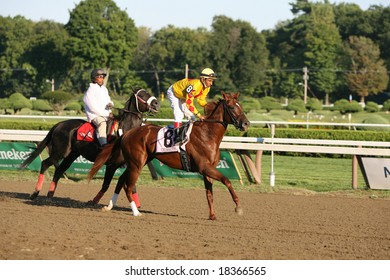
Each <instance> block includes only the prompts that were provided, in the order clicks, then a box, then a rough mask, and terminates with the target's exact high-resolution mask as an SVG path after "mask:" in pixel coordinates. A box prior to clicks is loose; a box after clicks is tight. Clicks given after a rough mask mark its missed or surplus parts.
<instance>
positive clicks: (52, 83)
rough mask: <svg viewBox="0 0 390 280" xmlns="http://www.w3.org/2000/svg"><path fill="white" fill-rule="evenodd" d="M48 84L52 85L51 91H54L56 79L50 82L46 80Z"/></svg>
mask: <svg viewBox="0 0 390 280" xmlns="http://www.w3.org/2000/svg"><path fill="white" fill-rule="evenodd" d="M46 83H49V84H51V91H54V79H51V81H50V80H46Z"/></svg>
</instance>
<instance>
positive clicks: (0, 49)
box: [0, 16, 36, 97]
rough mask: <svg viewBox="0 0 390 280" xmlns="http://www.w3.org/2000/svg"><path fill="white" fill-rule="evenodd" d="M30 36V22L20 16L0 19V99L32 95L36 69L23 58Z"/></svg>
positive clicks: (31, 23) (31, 28) (31, 30)
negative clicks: (14, 95) (15, 95)
mask: <svg viewBox="0 0 390 280" xmlns="http://www.w3.org/2000/svg"><path fill="white" fill-rule="evenodd" d="M32 34H33V22H32V21H29V20H27V19H25V18H24V17H22V16H16V17H14V18H11V17H0V69H1V79H0V97H8V96H10V95H11V94H12V93H14V92H21V93H23V94H24V95H25V96H30V95H31V94H32V93H33V91H34V87H35V85H34V82H33V81H34V80H35V76H36V69H34V67H32V66H31V65H30V64H29V63H28V61H27V60H26V58H25V57H24V53H25V52H26V50H27V49H28V47H29V43H30V38H31V35H32Z"/></svg>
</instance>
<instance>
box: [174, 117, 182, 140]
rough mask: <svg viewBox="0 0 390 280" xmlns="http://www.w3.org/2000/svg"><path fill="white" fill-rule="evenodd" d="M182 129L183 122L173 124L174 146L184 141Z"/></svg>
mask: <svg viewBox="0 0 390 280" xmlns="http://www.w3.org/2000/svg"><path fill="white" fill-rule="evenodd" d="M180 127H181V122H174V123H173V128H174V130H173V131H174V134H175V136H174V144H175V145H176V144H178V143H181V142H182V141H183V139H182V137H181V136H182V135H181V133H180Z"/></svg>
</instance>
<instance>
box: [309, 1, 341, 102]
mask: <svg viewBox="0 0 390 280" xmlns="http://www.w3.org/2000/svg"><path fill="white" fill-rule="evenodd" d="M305 41H306V51H305V52H304V59H305V64H306V66H308V68H309V69H310V72H311V74H310V86H311V88H312V89H313V90H314V91H315V92H317V93H319V94H321V95H322V96H324V99H325V104H329V96H330V94H331V93H332V92H333V91H335V89H336V88H337V87H338V85H339V77H337V72H336V69H337V68H338V64H339V63H338V61H339V60H340V59H339V58H340V55H341V49H342V41H341V37H340V35H339V31H338V29H337V26H336V24H335V23H334V13H333V8H332V6H331V5H330V4H328V3H325V4H321V3H317V4H313V5H312V7H311V12H310V14H309V17H308V25H307V33H306V36H305Z"/></svg>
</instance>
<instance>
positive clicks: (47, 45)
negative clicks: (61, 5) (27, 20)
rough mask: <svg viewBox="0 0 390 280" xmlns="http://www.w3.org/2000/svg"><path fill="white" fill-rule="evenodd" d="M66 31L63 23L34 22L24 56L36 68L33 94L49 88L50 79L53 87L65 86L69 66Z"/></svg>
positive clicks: (38, 93)
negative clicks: (53, 83)
mask: <svg viewBox="0 0 390 280" xmlns="http://www.w3.org/2000/svg"><path fill="white" fill-rule="evenodd" d="M67 39H68V33H67V31H66V30H65V28H64V25H63V24H60V23H56V22H53V21H40V22H37V23H34V26H33V34H32V35H31V45H30V47H29V48H28V49H27V50H26V52H25V54H24V57H25V58H26V60H27V61H28V62H29V63H30V64H31V65H32V66H33V67H34V68H35V69H36V70H37V75H36V77H35V84H36V85H37V88H36V90H35V94H34V95H35V96H39V95H40V94H41V93H42V92H44V91H46V90H49V89H50V83H49V82H48V81H51V80H52V79H53V80H54V82H55V88H56V89H58V88H59V87H60V86H61V87H65V85H66V83H64V81H65V79H66V78H67V73H68V69H69V67H70V59H69V57H68V56H67V54H66V49H65V44H66V41H67Z"/></svg>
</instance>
